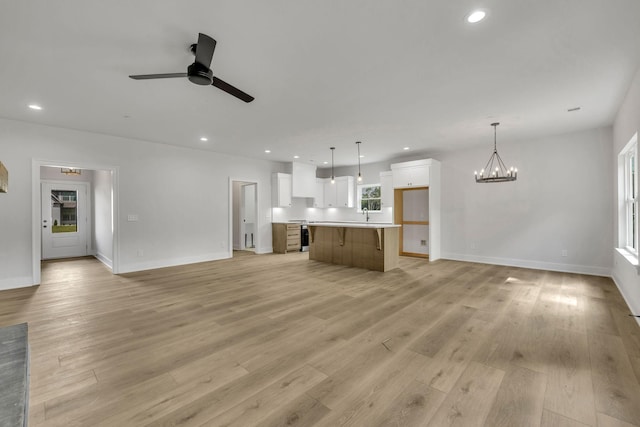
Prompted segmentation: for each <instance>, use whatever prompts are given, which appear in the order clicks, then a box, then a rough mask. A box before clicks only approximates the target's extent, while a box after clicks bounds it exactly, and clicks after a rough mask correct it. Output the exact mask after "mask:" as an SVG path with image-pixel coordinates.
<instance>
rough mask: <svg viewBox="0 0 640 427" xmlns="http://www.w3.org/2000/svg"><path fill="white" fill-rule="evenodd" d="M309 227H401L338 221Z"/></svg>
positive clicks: (387, 224) (318, 223)
mask: <svg viewBox="0 0 640 427" xmlns="http://www.w3.org/2000/svg"><path fill="white" fill-rule="evenodd" d="M308 225H309V226H311V225H317V226H319V227H348V228H400V227H401V226H400V225H397V224H391V223H388V222H355V221H354V222H351V221H336V222H309V223H308Z"/></svg>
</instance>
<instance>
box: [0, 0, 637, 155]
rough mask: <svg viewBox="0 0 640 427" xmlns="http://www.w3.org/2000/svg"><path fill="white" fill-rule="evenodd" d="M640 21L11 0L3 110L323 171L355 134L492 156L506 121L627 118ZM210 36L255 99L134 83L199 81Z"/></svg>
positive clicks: (303, 3) (505, 3) (604, 3)
mask: <svg viewBox="0 0 640 427" xmlns="http://www.w3.org/2000/svg"><path fill="white" fill-rule="evenodd" d="M474 8H483V9H485V10H487V11H488V17H487V18H486V19H485V20H484V21H482V22H480V23H478V24H475V25H470V24H467V23H466V22H465V20H464V18H465V16H466V15H467V14H468V13H469V12H471V11H472V10H473V9H474ZM639 16H640V1H638V0H537V1H531V0H502V1H499V0H477V1H473V0H457V1H451V0H373V1H372V0H315V1H312V0H288V1H285V0H269V1H265V0H244V1H242V0H229V1H220V0H190V1H184V0H183V1H177V0H172V1H166V0H162V1H161V0H135V1H131V0H109V1H104V0H102V1H97V0H90V1H89V0H65V1H51V0H28V1H27V0H3V1H2V2H1V3H0V64H1V66H0V100H1V101H0V116H1V117H5V118H10V119H16V120H23V121H29V122H35V123H41V124H46V125H52V126H59V127H65V128H73V129H81V130H87V131H91V132H98V133H105V134H111V135H117V136H123V137H129V138H138V139H142V140H147V141H153V142H159V143H166V144H173V145H181V146H188V147H194V148H199V149H206V150H212V151H219V152H225V153H234V154H238V155H242V156H249V157H256V158H265V159H272V160H276V161H291V160H293V156H294V155H299V156H300V160H301V161H311V160H313V161H314V162H315V163H316V164H318V165H320V166H322V161H326V160H330V159H331V153H330V150H329V147H331V146H335V147H336V150H335V164H336V166H340V165H347V164H354V163H355V162H356V161H357V159H356V146H355V141H362V145H361V149H362V154H363V155H365V157H364V158H363V159H362V160H363V163H370V162H377V161H383V160H387V159H390V158H393V157H397V156H398V155H402V154H406V152H403V150H402V148H403V147H405V146H409V147H411V152H413V153H415V152H420V153H422V152H425V153H428V152H434V151H443V150H449V149H459V148H462V147H470V146H474V145H478V144H485V145H487V148H488V149H490V145H491V144H492V140H493V135H492V128H491V126H490V123H491V122H494V121H500V122H501V123H502V124H501V126H500V127H499V128H498V145H502V144H510V143H515V142H517V141H518V140H525V139H531V138H538V137H542V136H544V135H548V134H560V133H565V132H574V131H579V130H582V129H591V128H595V127H598V126H603V125H609V124H611V123H612V120H613V118H614V115H615V113H616V111H617V109H618V107H619V105H620V102H621V101H622V99H623V96H624V94H625V91H626V90H627V88H628V86H629V84H630V81H631V78H632V76H633V74H634V73H635V71H636V70H637V69H638V66H639V64H640V25H638V24H637V19H638V17H639ZM198 32H202V33H206V34H208V35H210V36H211V37H213V38H214V39H216V40H217V42H218V45H217V47H216V51H215V54H214V57H213V63H212V69H213V71H214V75H216V76H218V77H220V78H221V79H223V80H225V81H227V82H229V83H231V84H233V85H235V86H237V87H239V88H240V89H242V90H244V91H245V92H248V93H249V94H251V95H253V96H254V97H255V98H256V99H255V101H253V102H252V103H250V104H245V103H244V102H241V101H239V100H237V99H235V98H233V97H231V96H230V95H228V94H226V93H224V92H222V91H220V90H218V89H216V88H213V87H206V86H197V85H194V84H192V83H190V82H189V81H188V80H186V79H167V80H147V81H134V80H131V79H129V78H128V75H129V74H151V73H170V72H186V67H187V66H188V65H189V64H190V63H191V62H193V56H192V55H191V54H190V53H189V52H188V46H189V45H190V44H191V43H195V41H196V39H197V34H198ZM30 103H39V104H41V105H42V106H43V110H42V111H32V110H29V109H28V108H27V105H28V104H30ZM573 107H581V110H580V111H578V112H572V113H569V112H567V109H569V108H573ZM203 135H206V136H207V137H208V138H209V141H208V142H206V143H203V142H201V141H200V140H199V138H200V137H201V136H203ZM265 149H270V150H271V151H272V153H271V154H265V153H264V150H265Z"/></svg>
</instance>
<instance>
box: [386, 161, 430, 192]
mask: <svg viewBox="0 0 640 427" xmlns="http://www.w3.org/2000/svg"><path fill="white" fill-rule="evenodd" d="M430 166H431V159H426V160H414V161H411V162H404V163H394V164H392V165H391V171H392V172H393V188H407V187H428V186H429V168H430Z"/></svg>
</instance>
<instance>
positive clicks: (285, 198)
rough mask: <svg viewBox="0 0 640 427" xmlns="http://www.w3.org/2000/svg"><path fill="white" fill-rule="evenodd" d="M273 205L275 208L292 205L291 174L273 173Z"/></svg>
mask: <svg viewBox="0 0 640 427" xmlns="http://www.w3.org/2000/svg"><path fill="white" fill-rule="evenodd" d="M271 205H272V206H273V207H274V208H288V207H290V206H291V175H289V174H286V173H274V174H273V175H271Z"/></svg>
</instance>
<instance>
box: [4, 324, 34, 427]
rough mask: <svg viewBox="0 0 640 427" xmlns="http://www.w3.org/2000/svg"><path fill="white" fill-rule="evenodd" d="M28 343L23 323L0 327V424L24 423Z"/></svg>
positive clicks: (27, 379) (26, 406)
mask: <svg viewBox="0 0 640 427" xmlns="http://www.w3.org/2000/svg"><path fill="white" fill-rule="evenodd" d="M28 391H29V344H28V330H27V324H26V323H21V324H19V325H13V326H7V327H4V328H0V426H1V427H5V426H6V427H18V426H26V425H27V409H28Z"/></svg>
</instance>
